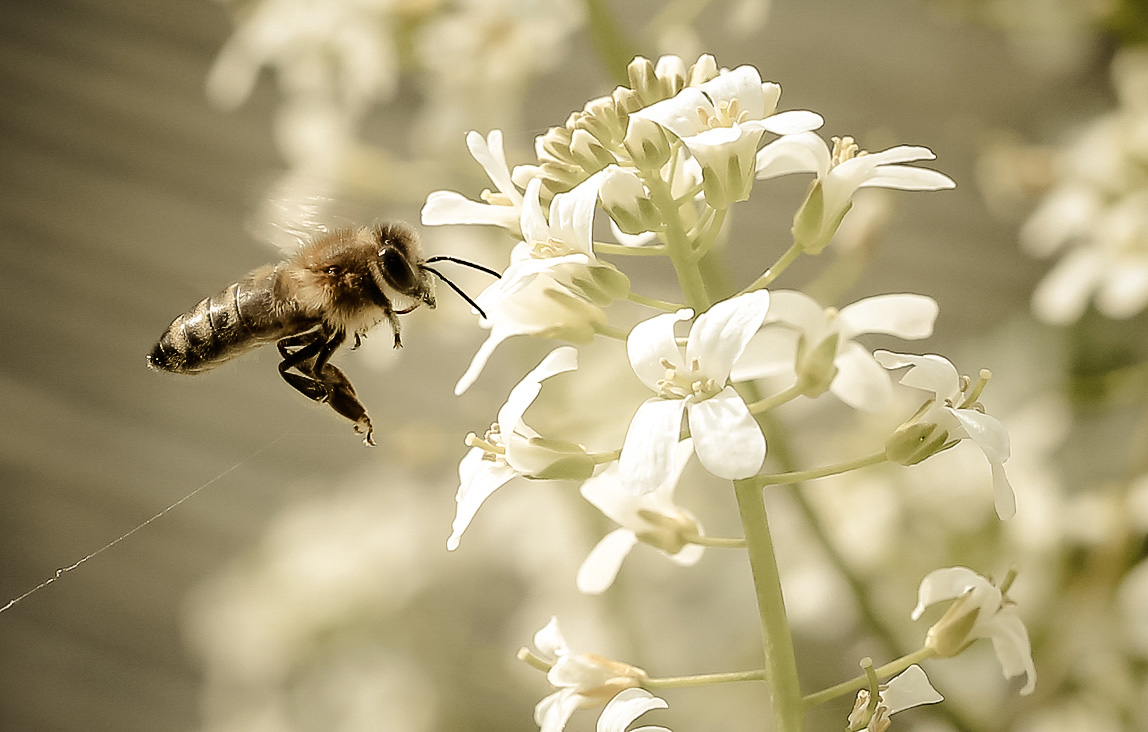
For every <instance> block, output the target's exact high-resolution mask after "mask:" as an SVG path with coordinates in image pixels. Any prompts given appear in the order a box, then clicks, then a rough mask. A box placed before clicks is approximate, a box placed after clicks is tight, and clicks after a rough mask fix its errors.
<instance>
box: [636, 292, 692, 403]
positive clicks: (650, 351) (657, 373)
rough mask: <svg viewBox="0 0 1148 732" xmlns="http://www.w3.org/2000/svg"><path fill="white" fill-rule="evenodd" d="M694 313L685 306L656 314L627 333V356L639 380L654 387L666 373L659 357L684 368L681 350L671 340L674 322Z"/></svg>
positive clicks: (679, 368) (687, 317) (672, 338)
mask: <svg viewBox="0 0 1148 732" xmlns="http://www.w3.org/2000/svg"><path fill="white" fill-rule="evenodd" d="M693 314H694V311H692V310H689V309H685V310H679V311H677V312H676V313H665V314H663V315H655V316H654V317H652V318H650V319H649V320H644V321H642V322H641V323H638V324H637V325H635V326H634V327H633V329H631V330H630V335H629V337H627V338H626V353H627V354H628V355H629V356H630V365H631V366H633V367H634V373H635V374H637V375H638V378H639V379H641V380H642V383H643V384H645V385H646V386H648V387H650V388H651V389H653V390H654V391H657V389H658V382H659V381H660V380H662V379H663V378H665V375H666V367H665V366H663V365H662V359H665V360H667V361H669V362H670V363H672V364H673V365H674V367H675V368H677V369H678V370H681V371H685V370H686V367H685V364H684V363H683V362H682V351H681V349H679V348H678V344H677V341H675V340H674V324H675V323H677V322H678V321H680V320H689V319H690V318H691V317H693Z"/></svg>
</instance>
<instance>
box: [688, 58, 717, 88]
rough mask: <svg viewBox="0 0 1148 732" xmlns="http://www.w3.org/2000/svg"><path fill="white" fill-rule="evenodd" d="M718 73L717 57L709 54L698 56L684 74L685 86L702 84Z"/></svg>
mask: <svg viewBox="0 0 1148 732" xmlns="http://www.w3.org/2000/svg"><path fill="white" fill-rule="evenodd" d="M717 75H718V67H717V59H715V58H714V57H713V56H711V55H710V54H708V53H707V54H705V55H703V56H699V57H698V60H697V61H696V62H695V63H694V65H693V66H691V67H690V72H689V74H688V75H687V76H686V86H698V85H700V84H704V83H706V82H707V81H709V80H710V79H712V78H714V77H715V76H717Z"/></svg>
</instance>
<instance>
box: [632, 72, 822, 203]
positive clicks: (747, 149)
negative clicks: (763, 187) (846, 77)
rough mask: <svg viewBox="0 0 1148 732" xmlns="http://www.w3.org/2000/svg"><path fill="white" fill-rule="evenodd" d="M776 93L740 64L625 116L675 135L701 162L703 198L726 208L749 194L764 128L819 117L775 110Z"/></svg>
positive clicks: (802, 124) (797, 128) (796, 126)
mask: <svg viewBox="0 0 1148 732" xmlns="http://www.w3.org/2000/svg"><path fill="white" fill-rule="evenodd" d="M780 97H781V87H780V86H778V85H777V84H774V83H772V82H770V83H764V84H763V83H762V81H761V75H760V74H759V73H758V71H757V69H755V68H753V67H752V66H739V67H738V68H736V69H734V70H733V71H723V72H721V73H719V74H718V75H717V76H716V77H714V78H712V79H710V80H709V81H706V82H704V83H702V84H700V85H698V86H691V87H686V88H685V89H682V90H681V91H680V92H678V94H677V95H675V96H673V97H671V98H670V99H666V100H663V101H661V102H657V103H655V104H652V105H650V106H649V107H646V108H644V109H640V110H638V111H637V112H634V113H633V114H631V115H630V117H631V119H639V120H640V119H648V120H652V121H654V122H656V123H658V124H659V125H661V126H662V127H664V128H666V129H667V130H669V131H670V132H672V133H674V134H675V135H677V136H678V137H679V138H680V139H681V140H682V142H683V143H684V144H685V145H686V147H687V148H689V150H690V153H691V154H693V156H694V158H696V159H697V161H698V163H700V164H701V168H702V184H703V189H702V190H703V192H704V194H705V197H706V202H707V203H709V205H710V206H712V207H714V208H727V207H728V206H729V205H730V204H732V203H735V202H737V201H744V200H746V199H747V198H749V192H750V189H751V188H752V186H753V176H754V169H755V162H754V155H755V154H756V153H757V149H758V146H759V145H760V143H761V138H762V136H763V135H764V134H765V133H766V132H773V133H775V134H778V135H786V134H791V133H795V132H801V131H806V130H812V129H816V128H817V127H820V126H821V124H822V122H823V120H822V119H821V116H820V115H818V114H815V113H813V112H806V111H792V112H781V113H778V112H777V102H778V100H779V99H780Z"/></svg>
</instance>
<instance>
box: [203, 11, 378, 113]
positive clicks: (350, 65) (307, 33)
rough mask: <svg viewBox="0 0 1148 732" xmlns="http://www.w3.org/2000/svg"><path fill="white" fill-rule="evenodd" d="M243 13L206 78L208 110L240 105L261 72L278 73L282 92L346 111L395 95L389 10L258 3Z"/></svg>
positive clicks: (361, 107) (360, 108) (364, 106)
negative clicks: (210, 104) (335, 104)
mask: <svg viewBox="0 0 1148 732" xmlns="http://www.w3.org/2000/svg"><path fill="white" fill-rule="evenodd" d="M244 10H245V11H247V12H245V13H243V15H242V18H243V19H242V21H241V22H240V23H239V25H238V26H237V27H236V29H235V33H234V34H233V35H232V36H231V38H230V39H228V41H227V43H226V44H225V45H224V46H223V49H222V50H220V52H219V57H218V58H216V60H215V64H214V65H213V66H212V68H211V72H210V73H209V74H208V78H207V93H208V97H210V98H211V100H212V101H213V102H214V103H216V104H218V105H220V106H222V107H227V108H231V107H236V106H238V105H239V104H241V103H242V102H243V101H244V100H245V99H246V98H247V97H248V96H249V95H250V94H251V90H252V89H253V88H254V86H255V82H256V80H257V79H258V77H259V70H260V68H262V67H263V66H265V65H266V66H275V67H277V71H278V73H279V83H280V85H281V86H283V87H284V88H285V89H286V90H287V91H288V92H290V93H293V94H300V93H302V94H305V95H308V96H315V95H319V96H323V97H327V98H330V99H332V100H333V101H336V102H338V103H339V104H340V105H345V106H347V107H348V108H349V109H351V110H359V111H361V110H363V109H364V108H366V107H367V106H368V105H369V104H371V103H372V102H374V101H375V100H376V99H378V98H385V97H389V96H390V95H391V94H392V93H393V91H394V89H395V87H396V85H397V82H398V76H399V65H398V54H397V52H396V49H395V46H394V43H393V41H392V38H391V34H390V32H389V25H390V22H391V18H390V15H391V13H392V12H393V11H392V9H391V7H390V6H389V5H388V4H385V3H377V2H373V1H372V0H261V1H260V2H256V3H252V4H251V5H250V6H249V7H245V8H244Z"/></svg>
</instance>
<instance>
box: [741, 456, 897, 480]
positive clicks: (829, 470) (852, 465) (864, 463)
mask: <svg viewBox="0 0 1148 732" xmlns="http://www.w3.org/2000/svg"><path fill="white" fill-rule="evenodd" d="M886 460H888V458H887V457H885V452H884V450H882V451H881V452H875V453H873V454H872V455H866V456H865V457H862V458H857V459H856V460H849V461H848V462H844V463H837V464H836V465H826V466H825V467H823V468H815V469H813V470H792V471H790V472H788V473H774V474H773V475H756V476H754V477H752V478H746V481H747V482H750V483H753V484H754V485H755V486H757V487H759V488H760V487H762V486H767V485H784V484H786V483H801V482H802V481H806V480H813V479H814V478H824V477H826V476H829V475H837V474H839V473H848V472H849V471H850V470H858V469H860V468H867V467H869V466H870V465H877V464H878V463H883V462H885V461H886Z"/></svg>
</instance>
